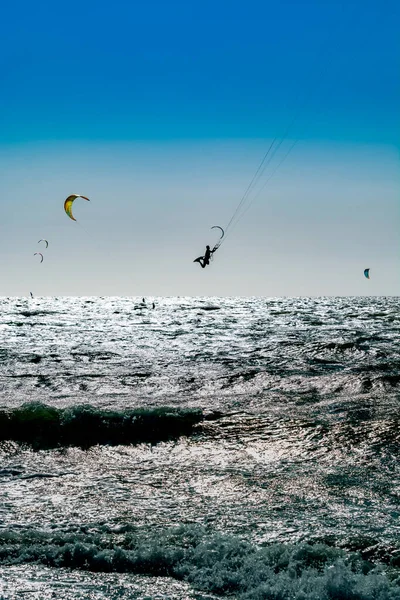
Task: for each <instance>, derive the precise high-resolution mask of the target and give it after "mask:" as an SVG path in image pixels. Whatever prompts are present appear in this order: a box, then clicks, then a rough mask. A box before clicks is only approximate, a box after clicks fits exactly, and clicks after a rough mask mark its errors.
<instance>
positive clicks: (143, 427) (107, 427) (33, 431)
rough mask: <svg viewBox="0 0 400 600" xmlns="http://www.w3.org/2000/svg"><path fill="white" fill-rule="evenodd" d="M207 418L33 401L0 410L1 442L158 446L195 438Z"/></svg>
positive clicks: (183, 411) (192, 412)
mask: <svg viewBox="0 0 400 600" xmlns="http://www.w3.org/2000/svg"><path fill="white" fill-rule="evenodd" d="M202 420H203V413H202V411H201V410H200V409H190V408H169V407H157V408H153V409H149V408H143V409H140V408H139V409H134V410H124V411H111V410H102V409H99V408H95V407H93V406H90V405H79V406H71V407H68V408H55V407H53V406H49V405H48V404H43V403H41V402H28V403H25V404H23V405H22V406H20V407H19V408H15V409H13V410H1V411H0V441H3V442H4V441H15V442H19V443H26V444H30V445H31V446H32V447H33V448H35V449H41V448H54V447H57V446H80V447H82V448H89V447H90V446H94V445H96V444H110V445H116V444H137V443H141V442H150V443H157V442H161V441H166V440H171V439H176V438H178V437H180V436H182V435H190V434H191V433H192V432H193V428H194V426H195V425H196V424H197V423H199V422H200V421H202Z"/></svg>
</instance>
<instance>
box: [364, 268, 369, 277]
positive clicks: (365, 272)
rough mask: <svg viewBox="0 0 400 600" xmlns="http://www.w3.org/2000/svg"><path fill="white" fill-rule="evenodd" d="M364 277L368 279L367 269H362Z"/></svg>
mask: <svg viewBox="0 0 400 600" xmlns="http://www.w3.org/2000/svg"><path fill="white" fill-rule="evenodd" d="M364 275H365V277H366V278H367V279H369V269H364Z"/></svg>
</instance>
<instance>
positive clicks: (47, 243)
mask: <svg viewBox="0 0 400 600" xmlns="http://www.w3.org/2000/svg"><path fill="white" fill-rule="evenodd" d="M40 242H44V243H45V244H46V248H48V247H49V242H48V241H47V240H39V241H38V244H40Z"/></svg>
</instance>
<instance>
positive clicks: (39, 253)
mask: <svg viewBox="0 0 400 600" xmlns="http://www.w3.org/2000/svg"><path fill="white" fill-rule="evenodd" d="M37 254H38V255H39V256H41V260H40V262H41V263H42V262H43V254H42V253H41V252H35V254H34V255H33V256H36V255H37Z"/></svg>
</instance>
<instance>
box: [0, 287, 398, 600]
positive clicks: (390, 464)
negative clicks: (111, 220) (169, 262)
mask: <svg viewBox="0 0 400 600" xmlns="http://www.w3.org/2000/svg"><path fill="white" fill-rule="evenodd" d="M153 300H154V303H155V307H154V308H153V307H152V302H153ZM0 309H1V310H0V456H1V464H0V498H1V501H0V599H1V600H11V599H14V598H18V599H19V598H24V599H37V600H48V599H50V598H52V599H53V598H62V599H63V600H75V599H78V598H80V599H81V598H85V599H93V600H100V599H102V600H103V599H108V600H110V599H111V600H114V599H117V598H118V599H120V598H121V599H128V598H134V599H143V600H144V599H148V600H149V599H154V600H156V599H157V600H161V599H163V600H167V599H171V600H172V599H173V600H186V599H187V600H189V599H197V600H200V599H208V600H211V599H216V598H221V597H222V598H223V597H229V598H233V599H238V600H262V599H271V600H333V599H337V600H341V599H346V600H394V599H396V600H398V599H400V539H399V533H400V468H399V442H400V427H399V420H400V413H399V404H400V336H399V333H400V299H399V298H395V297H374V298H368V297H346V298H328V297H321V298H217V297H213V298H189V297H175V298H172V297H170V298H154V299H153V298H151V299H145V302H143V301H142V298H127V297H126V298H122V297H114V298H113V297H105V298H97V297H87V298H69V297H59V298H57V297H56V298H33V299H30V298H29V299H28V298H1V299H0Z"/></svg>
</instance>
